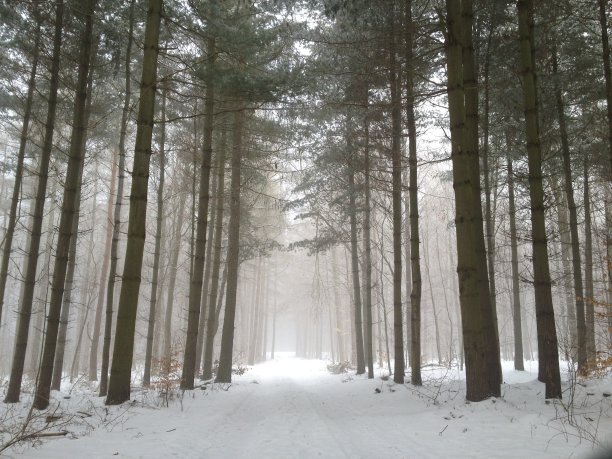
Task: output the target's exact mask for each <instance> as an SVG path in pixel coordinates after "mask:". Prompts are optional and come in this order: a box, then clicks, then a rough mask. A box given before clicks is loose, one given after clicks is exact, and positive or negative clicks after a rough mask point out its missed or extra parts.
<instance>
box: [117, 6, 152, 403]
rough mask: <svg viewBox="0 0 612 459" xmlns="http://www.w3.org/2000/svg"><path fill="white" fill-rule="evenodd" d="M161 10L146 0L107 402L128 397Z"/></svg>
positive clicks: (142, 242) (141, 251)
mask: <svg viewBox="0 0 612 459" xmlns="http://www.w3.org/2000/svg"><path fill="white" fill-rule="evenodd" d="M161 10H162V0H149V8H148V12H147V22H146V26H145V35H144V57H143V61H142V79H141V84H140V102H139V107H138V128H137V130H136V145H135V148H134V167H133V171H132V188H131V192H130V217H129V223H128V232H127V246H126V249H125V264H124V267H123V281H122V284H121V295H120V297H119V307H118V311H117V327H116V333H115V347H114V349H113V364H112V367H111V374H110V379H109V384H108V394H107V397H106V404H107V405H118V404H120V403H123V402H125V401H126V400H129V398H130V380H131V375H132V358H133V350H134V331H135V328H136V310H137V308H138V296H139V292H140V276H141V271H142V257H143V251H144V242H145V237H146V227H145V220H146V213H147V189H148V182H149V162H150V158H151V137H152V134H153V118H154V113H155V84H156V81H157V56H158V52H159V29H160V22H161Z"/></svg>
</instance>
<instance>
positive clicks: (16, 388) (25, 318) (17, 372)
mask: <svg viewBox="0 0 612 459" xmlns="http://www.w3.org/2000/svg"><path fill="white" fill-rule="evenodd" d="M63 21H64V2H63V0H58V1H57V3H56V10H55V30H54V35H53V54H52V58H51V74H50V82H49V98H48V108H47V120H46V123H45V137H44V140H43V146H42V150H41V153H40V163H39V169H38V186H37V189H36V201H35V205H34V211H33V212H32V217H31V222H30V228H31V232H30V243H29V253H28V256H27V260H26V270H25V271H26V274H25V281H24V289H23V296H22V298H21V305H20V307H19V316H18V319H17V333H16V336H15V350H14V353H13V364H12V367H11V376H10V379H9V386H8V389H7V391H6V396H5V398H4V401H5V403H16V402H18V401H19V393H20V391H21V380H22V378H23V366H24V362H25V355H26V348H27V345H28V333H29V328H30V317H31V315H32V302H33V299H34V298H33V296H34V287H35V285H36V268H37V265H38V254H39V248H40V236H41V228H42V222H43V215H44V207H45V195H46V191H47V180H48V178H49V162H50V160H51V150H52V149H53V133H54V130H55V112H56V108H57V90H58V87H59V70H60V53H61V47H62V32H63Z"/></svg>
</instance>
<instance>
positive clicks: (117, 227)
mask: <svg viewBox="0 0 612 459" xmlns="http://www.w3.org/2000/svg"><path fill="white" fill-rule="evenodd" d="M133 32H134V0H131V1H130V9H129V30H128V37H127V39H128V42H127V48H126V52H125V96H124V99H123V111H122V114H121V130H120V133H119V166H118V168H119V178H118V181H117V201H116V203H115V211H114V215H113V238H112V241H111V254H110V270H109V273H108V281H107V287H106V311H105V320H104V342H103V345H102V369H101V374H100V392H99V393H100V396H101V397H103V396H105V395H106V391H107V388H108V367H109V357H110V345H111V336H112V327H113V303H114V299H115V283H116V280H117V264H118V262H119V255H118V253H117V252H118V247H119V234H120V231H121V207H122V203H123V187H124V182H125V139H126V137H127V125H128V119H129V114H130V99H131V95H132V92H131V81H132V72H131V59H132V41H133ZM101 290H102V286H100V293H103V292H102V291H101ZM102 298H103V295H100V296H99V297H98V307H97V308H96V319H95V324H94V332H93V339H92V345H91V352H90V354H89V379H90V380H91V381H95V380H97V373H98V344H99V337H100V322H101V317H102V316H101V314H102ZM98 311H99V313H98Z"/></svg>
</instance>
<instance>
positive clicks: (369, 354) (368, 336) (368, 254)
mask: <svg viewBox="0 0 612 459" xmlns="http://www.w3.org/2000/svg"><path fill="white" fill-rule="evenodd" d="M365 105H366V114H365V119H364V136H365V145H364V160H365V161H364V174H365V183H364V187H365V212H364V224H363V244H364V260H363V264H364V268H365V269H364V280H365V285H364V289H365V298H364V299H365V315H366V333H365V348H366V356H365V357H366V361H367V362H368V379H373V378H374V354H373V347H374V343H373V340H372V239H371V235H370V226H371V193H372V191H371V189H370V187H371V185H370V167H371V166H370V126H369V120H368V114H367V107H368V89H367V86H366V88H365ZM332 342H333V341H332V338H331V336H330V343H332ZM402 355H403V348H402Z"/></svg>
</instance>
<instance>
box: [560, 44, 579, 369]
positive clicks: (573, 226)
mask: <svg viewBox="0 0 612 459" xmlns="http://www.w3.org/2000/svg"><path fill="white" fill-rule="evenodd" d="M557 59H558V55H557V49H556V45H555V46H553V51H552V67H553V80H554V91H555V102H556V109H557V117H558V121H559V135H560V138H561V154H562V157H563V175H564V188H565V196H566V198H567V207H568V210H569V223H570V238H571V248H572V273H573V277H574V297H575V301H576V331H577V333H576V339H577V341H576V345H577V355H578V371H579V372H581V373H584V372H586V371H587V368H586V365H587V349H586V346H587V343H586V322H585V316H584V289H583V284H582V263H581V260H580V241H579V239H578V212H577V209H576V200H575V199H574V188H573V182H572V164H571V157H570V148H569V141H568V137H567V126H566V123H565V109H564V103H563V95H562V94H561V86H560V85H559V78H558V62H557Z"/></svg>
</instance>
